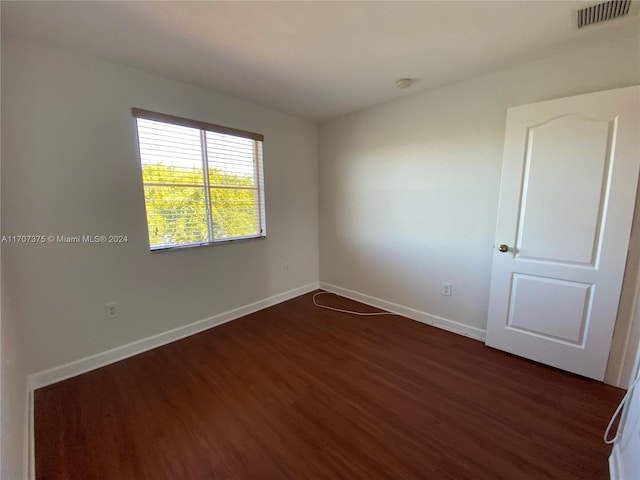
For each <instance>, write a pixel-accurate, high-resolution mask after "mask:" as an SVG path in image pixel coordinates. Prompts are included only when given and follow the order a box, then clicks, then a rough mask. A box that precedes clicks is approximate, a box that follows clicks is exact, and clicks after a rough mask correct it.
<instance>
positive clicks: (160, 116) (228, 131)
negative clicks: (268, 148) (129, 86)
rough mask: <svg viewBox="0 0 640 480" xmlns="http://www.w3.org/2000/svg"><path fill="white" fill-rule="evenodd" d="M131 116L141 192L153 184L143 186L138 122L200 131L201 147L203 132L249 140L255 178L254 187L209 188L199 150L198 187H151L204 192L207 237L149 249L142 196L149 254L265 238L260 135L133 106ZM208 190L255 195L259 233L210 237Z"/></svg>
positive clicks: (205, 164)
mask: <svg viewBox="0 0 640 480" xmlns="http://www.w3.org/2000/svg"><path fill="white" fill-rule="evenodd" d="M131 113H132V115H133V117H134V119H135V121H136V124H135V125H136V140H137V147H138V163H139V165H140V169H141V173H142V174H143V176H142V178H141V180H142V188H143V190H144V189H145V187H146V186H154V185H152V184H148V183H145V181H144V163H143V160H142V153H141V149H140V131H139V128H138V123H137V120H138V119H145V120H151V121H156V122H162V123H167V124H171V125H176V126H183V127H189V128H195V129H198V130H199V131H200V137H201V139H203V138H204V139H205V140H203V142H204V143H203V144H202V145H203V147H205V146H206V145H207V143H206V134H207V132H213V133H219V134H224V135H230V136H234V137H240V138H246V139H250V140H253V172H254V173H253V175H254V179H255V187H246V186H232V185H213V186H212V185H210V178H209V168H210V164H209V159H208V151H207V150H206V149H203V150H201V156H202V175H203V184H202V185H190V184H180V183H176V184H170V183H166V184H162V185H160V184H158V185H155V186H171V185H174V186H175V187H197V188H202V189H203V190H204V192H205V200H204V202H205V209H206V211H207V237H208V239H207V241H199V242H193V243H181V244H175V245H161V246H156V247H154V246H152V245H151V235H150V231H149V229H150V224H149V217H148V212H147V210H148V207H147V200H146V195H145V217H146V219H145V223H146V227H147V241H148V244H149V250H150V251H151V252H152V253H153V252H163V251H170V250H178V249H184V248H193V247H206V246H210V245H218V244H224V243H229V242H237V241H245V240H254V239H260V238H266V237H267V231H266V223H267V222H266V212H265V210H266V202H265V192H264V190H265V189H264V159H263V142H264V135H262V134H260V133H255V132H250V131H247V130H241V129H237V128H232V127H225V126H222V125H216V124H213V123H208V122H203V121H200V120H193V119H189V118H184V117H179V116H175V115H169V114H165V113H158V112H153V111H150V110H144V109H141V108H135V107H134V108H132V109H131ZM258 142H260V144H258ZM212 188H229V189H233V190H253V191H255V195H256V201H255V208H256V210H257V222H258V227H259V232H258V233H257V234H255V235H246V236H237V237H230V238H219V239H216V238H214V237H213V222H214V220H213V219H214V215H213V213H212V212H211V209H212V205H211V189H212Z"/></svg>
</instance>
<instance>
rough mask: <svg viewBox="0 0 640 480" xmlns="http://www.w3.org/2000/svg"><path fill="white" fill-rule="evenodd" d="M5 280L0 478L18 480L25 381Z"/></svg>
mask: <svg viewBox="0 0 640 480" xmlns="http://www.w3.org/2000/svg"><path fill="white" fill-rule="evenodd" d="M3 253H4V252H3ZM3 277H4V275H3ZM5 280H6V278H3V279H2V300H1V304H2V308H1V310H2V311H1V312H0V318H2V325H1V326H0V329H1V332H2V333H1V343H0V352H1V358H2V360H1V361H2V371H1V379H2V381H1V383H0V397H1V402H0V405H1V409H0V452H1V456H0V478H2V479H6V480H18V479H21V478H25V477H26V468H27V463H26V458H27V450H28V449H27V381H26V371H25V368H24V361H23V359H24V348H23V345H22V341H21V336H20V335H19V331H18V327H19V324H18V322H17V319H16V317H15V316H14V314H13V310H12V308H11V298H10V295H9V292H8V289H7V288H6V282H5Z"/></svg>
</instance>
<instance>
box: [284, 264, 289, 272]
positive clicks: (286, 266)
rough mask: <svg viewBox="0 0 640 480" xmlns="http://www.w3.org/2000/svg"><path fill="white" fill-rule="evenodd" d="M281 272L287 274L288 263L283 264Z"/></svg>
mask: <svg viewBox="0 0 640 480" xmlns="http://www.w3.org/2000/svg"><path fill="white" fill-rule="evenodd" d="M283 271H284V273H289V264H288V263H285V264H284V267H283Z"/></svg>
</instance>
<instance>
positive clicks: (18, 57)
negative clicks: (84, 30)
mask: <svg viewBox="0 0 640 480" xmlns="http://www.w3.org/2000/svg"><path fill="white" fill-rule="evenodd" d="M2 99H3V103H2V120H3V125H2V159H3V165H2V168H3V170H2V233H3V234H4V235H13V234H44V235H62V234H66V235H81V234H91V235H99V234H106V235H108V234H121V235H128V237H129V242H128V243H126V244H120V245H90V244H85V245H78V244H72V245H69V244H67V245H63V244H57V245H56V244H46V245H7V244H5V245H4V246H5V247H6V248H5V249H4V251H3V262H4V267H5V270H6V278H7V279H8V281H9V282H11V286H12V291H13V292H15V295H14V299H13V300H14V310H15V314H16V317H18V318H20V320H21V323H22V327H23V333H24V337H25V349H26V352H27V358H26V369H27V372H28V373H30V374H31V373H34V372H39V371H42V370H44V369H47V368H51V367H55V366H58V365H61V364H63V363H65V362H70V361H73V360H76V359H79V358H82V357H86V356H88V355H92V354H95V353H99V352H103V351H105V350H107V349H110V348H114V347H118V346H121V345H123V344H126V343H129V342H132V341H135V340H137V339H141V338H145V337H148V336H150V335H153V334H157V333H160V332H164V331H167V330H170V329H173V328H176V327H179V326H182V325H186V324H189V323H192V322H195V321H198V320H201V319H204V318H207V317H210V316H212V315H215V314H218V313H221V312H224V311H227V310H230V309H232V308H235V307H239V306H243V305H247V304H249V303H252V302H255V301H258V300H262V299H265V298H268V297H270V296H273V295H276V294H279V293H282V292H285V291H288V290H290V289H293V288H296V287H300V286H303V285H306V284H309V283H312V282H317V280H318V179H317V168H318V167H317V155H318V153H317V152H318V138H317V137H318V131H317V126H316V125H315V124H313V123H311V122H308V121H304V120H300V119H297V118H294V117H292V116H290V115H285V114H281V113H278V112H276V111H273V110H270V109H267V108H264V107H261V106H258V105H255V104H251V103H247V102H244V101H240V100H236V99H232V98H229V97H226V96H223V95H219V94H216V93H214V92H212V91H209V90H206V89H203V88H197V87H194V86H190V85H187V84H184V83H180V82H177V81H172V80H169V79H166V78H162V77H159V76H157V75H155V74H152V73H148V72H144V71H141V70H136V69H133V68H128V67H125V66H121V65H118V64H114V63H110V62H107V61H101V60H99V59H96V58H93V57H88V56H83V55H78V54H73V53H69V52H65V51H62V50H57V49H53V48H49V47H45V46H40V45H37V44H31V43H26V42H23V41H19V40H16V39H9V40H8V41H4V39H3V44H2ZM131 107H139V108H144V109H147V110H153V111H157V112H162V113H168V114H173V115H178V116H182V117H187V118H194V119H198V120H202V121H206V122H211V123H216V124H220V125H225V126H229V127H235V128H240V129H244V130H250V131H255V132H259V133H263V134H264V135H265V142H264V169H265V182H266V187H265V196H266V205H267V212H266V213H267V232H268V238H267V239H260V240H249V241H243V242H235V243H231V244H220V245H216V246H209V247H201V248H193V249H185V250H181V251H173V252H162V253H153V254H152V253H150V252H149V250H148V240H147V233H146V217H145V209H144V197H143V191H142V186H141V185H142V183H141V172H140V166H139V163H138V158H137V146H136V137H135V123H134V120H133V117H132V116H131V112H130V109H131ZM285 263H289V264H290V270H289V272H288V273H285V272H284V268H283V266H284V264H285ZM111 301H117V302H118V304H119V317H118V318H117V319H114V320H109V321H107V320H104V319H103V315H104V313H103V305H104V303H106V302H111Z"/></svg>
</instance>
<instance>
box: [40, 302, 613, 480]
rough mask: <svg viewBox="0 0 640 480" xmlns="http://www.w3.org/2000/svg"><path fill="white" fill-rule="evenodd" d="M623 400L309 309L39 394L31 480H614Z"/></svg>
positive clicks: (417, 327)
mask: <svg viewBox="0 0 640 480" xmlns="http://www.w3.org/2000/svg"><path fill="white" fill-rule="evenodd" d="M318 300H319V301H321V302H323V303H326V304H331V305H333V306H339V307H341V308H352V309H353V308H355V309H358V310H360V311H374V310H375V309H372V308H371V307H367V306H364V305H361V304H358V303H356V302H352V301H350V300H347V299H343V298H340V297H337V296H333V295H323V296H321V297H319V298H318ZM623 393H624V392H623V391H622V390H620V389H616V388H612V387H609V386H606V385H603V384H601V383H598V382H595V381H591V380H587V379H584V378H581V377H578V376H575V375H571V374H567V373H564V372H561V371H558V370H556V369H553V368H550V367H545V366H542V365H539V364H536V363H533V362H530V361H527V360H524V359H521V358H518V357H515V356H512V355H509V354H506V353H503V352H499V351H496V350H493V349H490V348H488V347H485V346H484V345H483V344H482V343H480V342H478V341H475V340H471V339H468V338H465V337H463V336H460V335H456V334H453V333H449V332H445V331H442V330H439V329H437V328H433V327H430V326H427V325H423V324H421V323H418V322H415V321H412V320H408V319H406V318H402V317H399V316H380V317H357V316H353V315H348V314H343V313H337V312H332V311H328V310H324V309H319V308H317V307H315V306H314V305H313V304H312V301H311V294H309V295H303V296H301V297H298V298H295V299H293V300H290V301H287V302H284V303H281V304H279V305H276V306H274V307H271V308H268V309H266V310H262V311H260V312H257V313H255V314H252V315H249V316H247V317H244V318H242V319H239V320H236V321H233V322H231V323H228V324H225V325H222V326H220V327H217V328H214V329H211V330H208V331H206V332H203V333H200V334H198V335H195V336H192V337H189V338H186V339H184V340H181V341H178V342H175V343H172V344H170V345H167V346H164V347H160V348H157V349H155V350H152V351H149V352H146V353H143V354H140V355H137V356H135V357H132V358H129V359H127V360H124V361H121V362H119V363H116V364H113V365H109V366H107V367H103V368H101V369H99V370H95V371H93V372H89V373H86V374H84V375H81V376H79V377H75V378H73V379H70V380H66V381H64V382H61V383H58V384H55V385H52V386H49V387H46V388H42V389H39V390H37V391H36V392H35V419H34V420H35V448H36V478H37V479H39V480H57V479H64V480H74V479H78V480H91V479H100V480H105V479H107V480H110V479H113V480H128V479H131V480H133V479H135V480H163V479H167V480H178V479H193V480H204V479H296V480H298V479H300V480H301V479H465V478H469V479H471V478H473V479H492V480H493V479H499V478H504V479H518V480H526V479H549V478H554V479H578V478H579V479H606V478H608V467H607V457H608V455H609V452H610V447H608V446H606V445H604V444H603V443H602V440H601V436H602V432H603V430H604V428H605V426H606V424H607V421H608V418H609V416H610V415H611V413H612V412H613V410H614V409H615V407H616V405H617V402H618V401H619V400H620V399H621V397H622V395H623Z"/></svg>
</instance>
